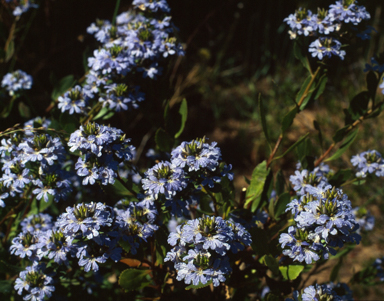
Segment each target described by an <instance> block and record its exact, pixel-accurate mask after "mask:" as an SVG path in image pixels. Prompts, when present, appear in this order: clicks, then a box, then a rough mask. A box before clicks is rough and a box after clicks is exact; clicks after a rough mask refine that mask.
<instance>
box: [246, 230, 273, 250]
mask: <svg viewBox="0 0 384 301" xmlns="http://www.w3.org/2000/svg"><path fill="white" fill-rule="evenodd" d="M249 234H251V237H252V243H251V247H252V249H253V251H254V253H255V254H257V255H259V256H263V255H265V254H268V253H269V249H268V242H269V239H268V236H267V233H266V231H265V230H264V229H261V228H257V227H253V228H251V229H250V230H249Z"/></svg>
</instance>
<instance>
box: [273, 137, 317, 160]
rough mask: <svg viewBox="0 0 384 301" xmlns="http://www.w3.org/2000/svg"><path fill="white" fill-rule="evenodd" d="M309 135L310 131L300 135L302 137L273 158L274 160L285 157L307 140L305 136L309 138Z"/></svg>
mask: <svg viewBox="0 0 384 301" xmlns="http://www.w3.org/2000/svg"><path fill="white" fill-rule="evenodd" d="M308 135H309V133H306V134H305V135H304V136H302V137H300V139H299V140H297V141H296V142H295V143H294V144H292V145H291V146H290V147H289V148H288V149H287V150H286V151H285V152H284V153H283V154H282V155H280V156H278V157H275V158H273V161H275V160H278V159H281V158H283V157H284V156H285V155H286V154H288V153H289V152H290V151H291V150H293V149H294V148H295V147H296V146H298V145H300V144H301V143H302V142H303V141H305V138H307V137H308Z"/></svg>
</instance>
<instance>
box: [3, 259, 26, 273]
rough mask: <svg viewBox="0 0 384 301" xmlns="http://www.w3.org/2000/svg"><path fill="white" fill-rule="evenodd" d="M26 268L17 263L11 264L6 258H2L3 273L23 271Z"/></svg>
mask: <svg viewBox="0 0 384 301" xmlns="http://www.w3.org/2000/svg"><path fill="white" fill-rule="evenodd" d="M23 270H24V269H23V268H22V267H19V266H16V265H11V264H9V263H7V262H5V261H4V260H0V271H1V272H2V273H9V272H12V273H19V272H21V271H23Z"/></svg>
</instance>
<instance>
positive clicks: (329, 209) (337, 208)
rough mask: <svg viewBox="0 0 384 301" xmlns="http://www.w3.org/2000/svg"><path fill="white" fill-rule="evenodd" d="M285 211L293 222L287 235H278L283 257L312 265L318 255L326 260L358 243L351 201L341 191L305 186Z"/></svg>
mask: <svg viewBox="0 0 384 301" xmlns="http://www.w3.org/2000/svg"><path fill="white" fill-rule="evenodd" d="M286 211H291V213H292V215H293V216H294V222H295V223H294V225H293V226H290V227H289V228H288V233H282V234H281V235H280V238H279V242H280V243H281V247H282V248H283V249H284V250H283V254H284V255H286V256H289V257H290V258H292V259H293V260H294V261H299V262H303V261H305V262H306V263H307V264H311V263H312V262H313V261H317V260H319V259H320V255H322V256H323V257H324V258H325V259H328V257H329V254H332V255H334V254H336V250H335V249H334V248H336V247H338V248H341V247H343V245H344V243H347V242H352V243H353V242H356V243H359V241H360V235H358V234H357V233H356V231H357V230H358V228H359V224H358V223H357V222H356V220H355V215H354V214H353V212H352V206H351V202H350V201H349V200H348V197H347V195H345V194H344V193H343V192H342V190H340V189H337V188H335V187H333V188H332V186H331V185H327V184H321V185H318V186H317V187H313V186H312V187H308V189H307V194H305V195H301V196H300V198H298V199H294V200H292V201H291V202H290V203H289V204H288V206H287V209H286ZM285 247H288V249H286V248H285Z"/></svg>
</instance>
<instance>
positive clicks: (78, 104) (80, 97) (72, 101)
mask: <svg viewBox="0 0 384 301" xmlns="http://www.w3.org/2000/svg"><path fill="white" fill-rule="evenodd" d="M58 101H59V103H58V108H59V109H61V112H62V113H64V112H65V111H69V114H70V115H72V114H73V113H76V114H83V113H85V108H86V106H87V105H88V101H89V95H87V93H84V91H83V89H82V88H81V87H80V86H75V87H74V88H73V89H72V90H71V91H69V92H65V93H64V95H63V96H59V98H58Z"/></svg>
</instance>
